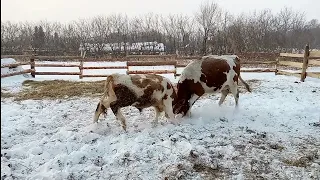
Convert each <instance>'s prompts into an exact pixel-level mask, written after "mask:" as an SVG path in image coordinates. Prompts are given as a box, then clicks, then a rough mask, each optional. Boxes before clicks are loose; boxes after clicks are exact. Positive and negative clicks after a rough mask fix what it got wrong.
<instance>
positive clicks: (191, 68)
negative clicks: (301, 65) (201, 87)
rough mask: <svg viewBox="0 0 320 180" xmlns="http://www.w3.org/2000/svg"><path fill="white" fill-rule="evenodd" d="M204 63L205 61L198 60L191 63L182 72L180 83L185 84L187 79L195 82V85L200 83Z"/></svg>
mask: <svg viewBox="0 0 320 180" xmlns="http://www.w3.org/2000/svg"><path fill="white" fill-rule="evenodd" d="M202 61H203V60H197V61H193V62H191V63H189V64H188V65H187V66H186V67H185V68H184V70H183V71H182V73H181V76H180V79H179V83H181V82H183V81H184V80H185V79H190V80H194V83H197V82H200V77H201V74H202V71H201V64H202Z"/></svg>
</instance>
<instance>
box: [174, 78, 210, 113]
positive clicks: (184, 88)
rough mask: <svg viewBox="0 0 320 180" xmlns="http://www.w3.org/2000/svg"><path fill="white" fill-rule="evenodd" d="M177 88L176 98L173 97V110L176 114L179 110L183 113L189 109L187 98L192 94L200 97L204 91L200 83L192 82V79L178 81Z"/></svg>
mask: <svg viewBox="0 0 320 180" xmlns="http://www.w3.org/2000/svg"><path fill="white" fill-rule="evenodd" d="M177 88H178V92H177V98H175V103H174V107H173V111H174V113H176V114H177V113H181V112H183V113H184V115H185V114H186V112H187V111H188V110H189V109H190V106H189V103H188V100H189V99H190V98H191V96H192V95H193V94H196V95H198V96H199V97H201V96H202V95H203V94H204V93H205V90H204V89H203V87H202V85H201V83H200V82H197V83H194V81H193V80H191V79H185V80H184V81H183V82H181V83H178V85H177Z"/></svg>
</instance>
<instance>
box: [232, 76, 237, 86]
mask: <svg viewBox="0 0 320 180" xmlns="http://www.w3.org/2000/svg"><path fill="white" fill-rule="evenodd" d="M233 81H234V82H237V84H238V75H234V76H233Z"/></svg>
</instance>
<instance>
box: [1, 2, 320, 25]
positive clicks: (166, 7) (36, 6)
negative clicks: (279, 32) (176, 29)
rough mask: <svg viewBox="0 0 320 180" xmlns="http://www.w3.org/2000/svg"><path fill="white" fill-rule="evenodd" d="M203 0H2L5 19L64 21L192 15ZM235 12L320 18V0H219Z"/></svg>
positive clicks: (223, 5) (2, 18)
mask: <svg viewBox="0 0 320 180" xmlns="http://www.w3.org/2000/svg"><path fill="white" fill-rule="evenodd" d="M201 2H203V0H158V1H155V0H1V21H5V20H10V21H15V22H17V21H26V20H27V21H39V20H48V21H60V22H68V21H72V20H77V19H79V18H89V17H93V16H95V15H108V14H111V13H126V14H127V15H129V16H135V15H140V14H145V13H148V12H153V13H158V14H164V15H166V14H170V13H172V14H175V13H183V14H189V15H192V14H193V13H194V12H196V11H197V9H198V7H199V5H200V4H201ZM215 2H217V3H218V4H219V6H220V7H222V8H223V9H224V10H228V11H229V12H231V13H232V14H238V13H241V12H252V11H253V10H255V9H256V10H261V9H265V8H269V9H271V10H272V11H273V12H279V11H280V9H281V8H283V7H284V6H287V7H291V8H292V9H293V10H299V11H304V12H305V13H306V17H307V19H308V20H310V19H320V0H263V1H262V0H216V1H215Z"/></svg>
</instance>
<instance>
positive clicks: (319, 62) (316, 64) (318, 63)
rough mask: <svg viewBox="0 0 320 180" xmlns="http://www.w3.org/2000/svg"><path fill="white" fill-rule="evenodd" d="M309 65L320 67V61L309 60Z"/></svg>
mask: <svg viewBox="0 0 320 180" xmlns="http://www.w3.org/2000/svg"><path fill="white" fill-rule="evenodd" d="M309 64H311V65H315V66H320V60H316V59H314V60H309Z"/></svg>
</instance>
